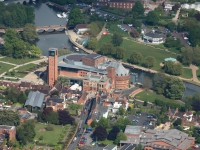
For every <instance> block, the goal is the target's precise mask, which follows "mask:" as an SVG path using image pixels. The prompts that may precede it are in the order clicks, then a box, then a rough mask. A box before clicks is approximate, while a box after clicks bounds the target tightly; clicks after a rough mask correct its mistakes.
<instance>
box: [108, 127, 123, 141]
mask: <svg viewBox="0 0 200 150" xmlns="http://www.w3.org/2000/svg"><path fill="white" fill-rule="evenodd" d="M119 132H120V130H119V128H118V127H117V126H113V127H112V130H110V132H109V134H108V137H107V139H108V140H112V141H114V140H115V139H116V137H117V134H118V133H119Z"/></svg>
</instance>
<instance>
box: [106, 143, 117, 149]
mask: <svg viewBox="0 0 200 150" xmlns="http://www.w3.org/2000/svg"><path fill="white" fill-rule="evenodd" d="M116 147H117V146H116V145H110V144H109V145H107V146H106V147H104V148H103V150H112V149H113V148H116Z"/></svg>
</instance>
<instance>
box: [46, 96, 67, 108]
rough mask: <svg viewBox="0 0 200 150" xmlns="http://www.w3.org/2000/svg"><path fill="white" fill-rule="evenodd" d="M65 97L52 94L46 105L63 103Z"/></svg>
mask: <svg viewBox="0 0 200 150" xmlns="http://www.w3.org/2000/svg"><path fill="white" fill-rule="evenodd" d="M63 101H64V99H62V98H60V97H58V96H52V97H50V98H48V99H47V100H46V105H51V104H52V105H53V106H55V105H56V104H57V103H63Z"/></svg>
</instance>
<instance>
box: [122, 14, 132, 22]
mask: <svg viewBox="0 0 200 150" xmlns="http://www.w3.org/2000/svg"><path fill="white" fill-rule="evenodd" d="M131 20H132V19H131V17H129V16H128V17H125V18H124V21H123V23H125V24H130V23H131Z"/></svg>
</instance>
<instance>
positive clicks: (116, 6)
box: [111, 6, 132, 9]
mask: <svg viewBox="0 0 200 150" xmlns="http://www.w3.org/2000/svg"><path fill="white" fill-rule="evenodd" d="M111 7H115V6H111ZM116 7H117V8H130V9H131V8H132V7H131V6H130V7H129V6H124V7H123V6H119V7H118V6H116Z"/></svg>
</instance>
